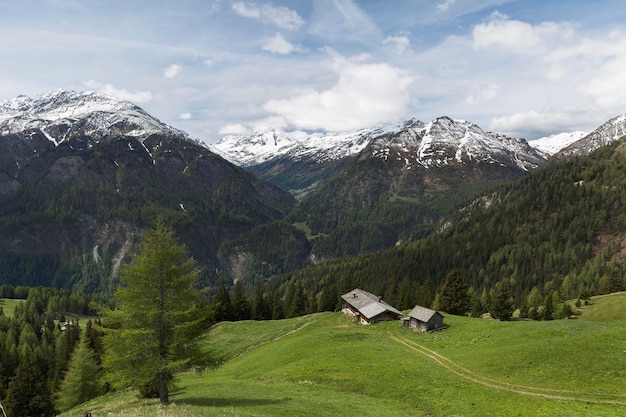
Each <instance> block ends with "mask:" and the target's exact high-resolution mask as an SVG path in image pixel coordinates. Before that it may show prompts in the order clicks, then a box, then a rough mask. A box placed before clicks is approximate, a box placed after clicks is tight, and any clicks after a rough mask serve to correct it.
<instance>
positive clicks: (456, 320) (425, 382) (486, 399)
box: [64, 293, 626, 417]
mask: <svg viewBox="0 0 626 417" xmlns="http://www.w3.org/2000/svg"><path fill="white" fill-rule="evenodd" d="M615 306H617V308H615ZM620 306H621V307H620ZM625 308H626V293H621V294H616V295H612V296H607V297H599V298H594V300H593V304H592V306H588V307H585V308H584V309H583V313H582V315H581V317H580V318H579V319H578V320H559V321H550V322H533V321H516V322H515V321H514V322H499V321H490V320H482V319H471V318H466V317H457V316H446V319H445V322H446V324H447V325H448V326H449V328H448V329H446V330H444V331H442V332H438V333H432V334H423V333H417V332H414V331H412V330H408V329H402V328H401V327H400V325H399V323H398V322H392V323H387V324H379V325H373V326H359V325H357V324H355V323H353V322H352V321H350V320H349V319H348V318H346V317H345V316H343V315H342V314H341V313H323V314H315V315H311V316H306V317H300V318H296V319H290V320H281V321H267V322H251V321H247V322H237V323H222V324H219V325H217V326H215V327H214V328H213V329H212V331H211V332H210V334H209V335H208V337H207V344H208V345H209V346H211V347H212V348H213V349H214V350H216V351H217V352H220V353H221V354H222V355H224V356H226V357H227V358H229V359H228V361H227V362H226V363H225V364H224V365H223V366H222V367H220V368H219V369H217V370H215V371H209V372H206V373H203V374H199V375H194V374H186V375H183V376H182V377H181V380H180V383H179V387H178V389H177V390H175V391H174V393H173V395H172V398H171V399H172V401H173V404H172V405H170V406H168V407H162V406H159V405H158V403H157V401H156V400H154V401H153V400H148V401H146V400H138V399H136V397H135V395H134V393H133V392H130V391H127V392H121V393H113V394H108V395H106V396H104V397H101V398H98V399H96V400H93V401H92V402H90V403H87V404H84V405H83V406H82V407H79V408H77V409H74V410H72V411H71V412H69V413H67V414H64V416H68V417H69V416H76V415H80V413H82V412H85V411H89V410H90V411H92V415H93V416H94V417H96V416H108V417H115V416H128V417H131V416H159V415H161V416H181V417H184V416H339V415H344V416H623V415H624V411H625V410H626V320H624V318H623V312H624V309H625Z"/></svg>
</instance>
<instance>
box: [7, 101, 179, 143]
mask: <svg viewBox="0 0 626 417" xmlns="http://www.w3.org/2000/svg"><path fill="white" fill-rule="evenodd" d="M28 131H41V132H42V133H43V134H44V135H45V136H46V137H47V138H48V139H49V140H50V141H52V142H54V143H55V145H58V144H59V143H61V142H63V141H65V140H67V139H69V138H71V137H72V136H74V135H77V134H79V135H82V136H85V137H89V138H92V139H93V140H96V141H98V140H101V139H103V138H105V137H109V136H114V135H126V136H135V137H138V138H140V139H141V138H145V137H147V136H149V135H151V134H155V133H160V134H174V135H179V136H183V137H185V138H187V139H189V137H188V135H187V134H186V133H185V132H183V131H181V130H178V129H175V128H173V127H171V126H168V125H166V124H164V123H162V122H160V121H159V120H158V119H156V118H154V117H152V116H150V115H149V114H148V113H146V112H145V111H143V110H142V109H141V108H139V107H137V106H136V105H134V104H132V103H130V102H127V101H123V100H118V99H116V98H113V97H109V96H106V95H104V94H100V93H95V92H74V91H66V90H56V91H52V92H49V93H46V94H42V95H39V96H33V97H28V96H18V97H16V98H14V99H11V100H6V101H4V102H0V135H9V134H19V133H23V132H28Z"/></svg>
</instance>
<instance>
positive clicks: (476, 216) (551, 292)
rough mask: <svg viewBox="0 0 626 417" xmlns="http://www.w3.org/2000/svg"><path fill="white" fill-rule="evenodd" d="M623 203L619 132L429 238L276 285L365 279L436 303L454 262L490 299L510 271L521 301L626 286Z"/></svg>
mask: <svg viewBox="0 0 626 417" xmlns="http://www.w3.org/2000/svg"><path fill="white" fill-rule="evenodd" d="M625 207H626V139H622V140H621V141H619V142H616V143H614V144H612V145H610V146H607V147H604V148H601V149H599V150H597V151H595V152H594V153H592V154H591V155H589V156H586V157H577V158H575V159H572V160H570V161H567V162H561V163H558V164H556V165H553V166H549V167H546V168H541V169H538V170H537V171H535V172H533V173H532V174H531V175H530V176H528V177H527V178H524V179H521V180H519V181H517V182H515V183H513V184H511V185H504V186H500V187H497V188H495V189H492V190H490V191H488V192H486V193H484V194H483V195H481V196H480V197H478V198H477V199H476V200H474V202H473V203H472V204H471V205H469V206H467V207H465V208H463V209H461V210H459V211H457V212H456V213H455V214H453V215H452V216H451V217H450V218H449V219H448V220H447V221H446V222H445V224H443V225H442V226H441V229H440V230H439V232H438V233H436V234H433V235H431V236H430V237H428V238H426V239H423V240H420V241H417V242H414V243H411V244H408V245H403V246H399V247H396V248H393V249H389V250H386V251H382V252H377V253H374V254H371V255H361V256H357V257H355V258H350V259H343V260H336V261H333V262H328V263H323V264H319V265H316V266H311V267H308V268H306V269H303V270H301V271H297V272H293V273H291V274H287V275H285V276H283V277H281V278H280V280H277V282H275V283H274V286H275V287H279V286H280V285H281V283H283V284H282V285H287V287H289V284H285V283H294V282H302V283H304V285H305V287H306V288H307V289H308V290H309V291H310V292H312V293H319V292H320V291H321V289H322V288H324V287H325V288H326V291H328V290H332V291H334V292H335V293H336V294H340V293H341V292H342V291H344V290H349V289H350V288H353V287H361V288H365V289H367V290H368V291H371V292H374V293H377V294H381V295H383V296H384V297H385V299H386V300H387V301H389V302H392V303H393V302H399V305H398V307H399V308H408V306H410V305H411V304H412V303H414V302H417V301H419V302H421V303H423V304H426V305H428V304H431V303H432V302H433V301H434V295H435V291H434V289H435V288H436V287H437V286H438V285H439V284H441V282H442V281H443V279H444V278H445V277H446V275H447V274H449V273H450V271H452V270H454V269H458V270H459V271H460V272H461V274H462V276H463V278H464V280H465V282H466V283H467V284H468V285H469V286H470V292H471V293H472V294H473V295H474V302H475V303H477V302H481V303H482V305H483V306H484V305H485V304H486V303H487V302H488V300H489V298H490V293H491V292H492V291H493V290H494V288H495V285H496V283H498V282H500V281H503V280H504V281H506V282H507V283H508V284H510V289H511V292H512V295H513V297H514V299H515V304H516V305H517V306H522V307H523V306H524V305H525V304H526V305H528V306H530V307H532V306H537V305H540V304H542V303H543V302H544V298H545V297H546V296H554V297H558V298H559V299H571V298H575V297H578V296H579V295H580V294H581V293H585V294H586V293H589V294H598V293H607V292H612V291H618V290H620V289H623V288H624V275H625V263H626V257H625V255H624V254H625V248H626V211H625V210H624V208H625ZM329 283H330V284H332V285H330V286H329ZM555 294H556V295H555Z"/></svg>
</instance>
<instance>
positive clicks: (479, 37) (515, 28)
mask: <svg viewBox="0 0 626 417" xmlns="http://www.w3.org/2000/svg"><path fill="white" fill-rule="evenodd" d="M572 35H573V28H572V25H571V24H569V23H555V22H543V23H541V24H539V25H536V26H533V25H531V24H529V23H526V22H522V21H519V20H509V18H508V16H506V15H503V14H501V13H499V12H497V11H496V12H494V13H492V14H491V16H490V18H489V20H488V21H487V22H486V23H480V24H478V25H476V26H474V28H473V30H472V38H473V41H474V49H477V50H479V49H486V48H491V47H500V48H503V49H505V50H507V51H518V52H519V51H536V49H535V48H537V47H539V46H541V45H542V44H543V43H544V42H545V41H547V40H550V39H551V38H558V39H565V38H568V37H571V36H572Z"/></svg>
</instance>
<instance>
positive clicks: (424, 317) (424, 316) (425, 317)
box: [409, 306, 441, 323]
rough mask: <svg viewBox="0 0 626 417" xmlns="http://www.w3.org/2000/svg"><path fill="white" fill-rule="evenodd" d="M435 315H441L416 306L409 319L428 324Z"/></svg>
mask: <svg viewBox="0 0 626 417" xmlns="http://www.w3.org/2000/svg"><path fill="white" fill-rule="evenodd" d="M435 314H439V315H441V314H440V313H439V312H437V311H435V310H431V309H430V308H426V307H422V306H415V307H413V310H411V312H410V313H409V317H413V318H414V319H417V320H419V321H423V322H425V323H427V322H428V321H429V320H430V319H431V318H432V317H433V316H434V315H435Z"/></svg>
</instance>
